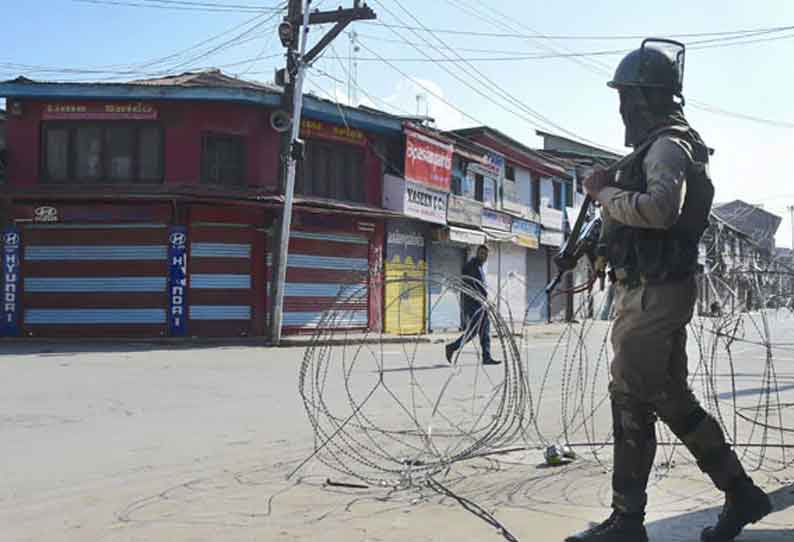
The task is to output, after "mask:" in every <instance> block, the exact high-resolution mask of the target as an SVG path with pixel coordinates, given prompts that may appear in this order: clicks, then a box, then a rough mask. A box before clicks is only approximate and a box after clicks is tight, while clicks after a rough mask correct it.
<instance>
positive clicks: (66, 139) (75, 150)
mask: <svg viewBox="0 0 794 542" xmlns="http://www.w3.org/2000/svg"><path fill="white" fill-rule="evenodd" d="M42 144H43V149H42V168H41V173H42V178H43V180H44V181H46V182H52V183H68V182H77V183H113V182H115V183H137V182H144V183H158V182H162V180H163V137H162V129H161V128H160V126H159V125H157V124H154V123H128V122H97V123H87V122H62V123H45V124H44V127H43V137H42Z"/></svg>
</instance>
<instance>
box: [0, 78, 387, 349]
mask: <svg viewBox="0 0 794 542" xmlns="http://www.w3.org/2000/svg"><path fill="white" fill-rule="evenodd" d="M0 95H5V96H6V97H7V99H8V104H9V107H8V109H9V115H8V117H9V118H8V122H7V149H8V150H7V156H6V159H7V160H6V161H7V175H6V179H7V180H6V183H5V186H4V194H3V196H2V199H1V200H0V220H1V221H2V226H3V266H4V274H3V289H4V294H5V298H4V307H3V308H4V311H3V315H2V316H3V327H2V332H1V334H2V335H5V336H33V337H43V336H85V337H99V336H139V337H140V336H143V337H161V336H222V337H239V336H264V335H266V323H267V320H268V314H269V310H270V305H269V301H270V300H269V297H270V296H269V286H270V284H269V274H270V266H269V262H270V261H271V254H272V251H273V250H274V248H273V240H274V238H275V235H274V224H275V223H276V222H277V220H276V219H277V217H278V215H279V212H280V206H281V202H282V199H283V198H282V197H281V196H280V193H279V189H280V188H279V186H280V184H279V178H280V174H279V173H280V145H281V137H282V134H281V133H279V132H277V131H276V130H275V129H274V128H273V127H272V126H271V121H270V119H271V113H272V112H273V111H274V110H275V109H276V108H277V107H279V103H280V95H279V93H278V92H277V89H272V88H269V87H264V86H259V85H251V84H248V83H244V82H241V81H238V80H234V79H231V78H227V77H225V76H223V75H222V74H219V73H217V72H213V73H210V74H196V75H195V77H193V78H192V79H191V78H185V76H180V78H179V79H178V80H173V81H169V80H160V81H157V82H149V83H137V84H124V85H116V84H113V85H94V84H47V83H33V82H31V81H28V80H16V81H10V82H6V83H0ZM305 115H306V117H307V122H306V124H304V129H303V136H304V138H305V139H306V142H307V145H306V148H307V158H306V161H305V163H304V167H303V168H302V169H303V171H301V172H300V175H299V182H298V188H299V190H298V191H297V193H296V207H295V214H294V219H293V223H294V225H295V231H294V235H293V236H292V239H291V242H290V257H289V258H288V262H289V263H288V265H289V267H288V277H287V279H288V286H287V296H286V306H285V327H286V328H287V329H286V331H287V332H300V331H306V330H312V329H315V328H316V327H318V326H322V325H324V324H323V322H322V319H323V315H327V313H328V310H329V309H331V308H332V306H333V305H334V303H335V301H336V299H337V296H338V295H339V294H340V293H342V294H343V295H344V294H346V293H347V292H348V291H349V292H351V294H350V295H349V296H348V298H347V299H346V303H345V304H344V305H343V306H338V307H333V309H334V311H333V312H334V313H338V314H337V315H336V316H335V317H334V318H333V322H334V324H335V325H336V326H337V327H349V328H360V329H379V328H380V325H381V321H382V317H381V301H380V300H381V299H382V293H381V292H380V291H379V288H380V286H379V284H380V283H379V280H378V273H379V271H378V270H379V269H380V268H381V267H382V261H381V260H382V246H383V215H384V213H383V212H382V210H379V209H378V208H377V207H378V205H379V202H380V199H381V193H380V191H381V186H382V177H383V168H384V164H383V159H382V158H381V157H382V156H383V152H382V151H379V150H378V149H379V148H385V147H386V146H388V143H387V142H388V140H389V138H391V137H392V136H393V135H395V134H396V136H397V137H398V136H399V130H400V125H399V122H395V121H392V120H391V119H387V118H385V117H383V118H381V117H378V116H377V115H368V114H364V113H362V112H360V111H357V110H350V111H349V112H348V113H347V114H345V111H344V110H342V109H341V108H339V107H338V106H337V105H336V104H329V103H325V102H322V101H320V100H316V99H309V100H308V101H307V106H306V112H305ZM354 290H355V291H354ZM328 318H329V317H328V316H326V317H325V319H326V321H328Z"/></svg>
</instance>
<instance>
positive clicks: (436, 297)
mask: <svg viewBox="0 0 794 542" xmlns="http://www.w3.org/2000/svg"><path fill="white" fill-rule="evenodd" d="M464 257H465V254H464V250H463V249H461V248H458V247H455V246H452V245H447V244H443V243H432V244H431V245H430V308H429V312H430V330H431V331H442V330H459V329H460V326H461V322H460V316H461V314H460V313H461V305H460V295H459V292H457V291H453V290H450V289H449V288H447V287H446V285H447V283H446V281H445V278H446V277H450V278H452V279H453V280H459V279H460V277H461V271H462V270H463V265H464V263H465V262H464Z"/></svg>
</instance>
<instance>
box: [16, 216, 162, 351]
mask: <svg viewBox="0 0 794 542" xmlns="http://www.w3.org/2000/svg"><path fill="white" fill-rule="evenodd" d="M23 243H24V258H23V266H22V272H23V274H24V292H25V293H24V296H23V306H24V309H23V310H24V313H23V314H24V320H23V322H24V324H23V331H24V333H25V334H26V335H29V336H42V337H46V336H74V337H81V336H82V337H99V336H118V337H126V336H153V337H158V336H162V335H165V334H166V333H167V326H166V308H167V295H166V272H167V266H166V254H167V228H166V226H165V225H164V224H29V225H27V226H25V230H24V233H23Z"/></svg>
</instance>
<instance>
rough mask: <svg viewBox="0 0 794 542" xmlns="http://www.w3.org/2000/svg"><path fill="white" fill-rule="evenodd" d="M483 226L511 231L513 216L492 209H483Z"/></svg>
mask: <svg viewBox="0 0 794 542" xmlns="http://www.w3.org/2000/svg"><path fill="white" fill-rule="evenodd" d="M482 227H483V228H491V229H494V230H501V231H510V230H511V228H512V218H510V215H506V214H504V213H500V212H498V211H492V210H491V209H483V210H482Z"/></svg>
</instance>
